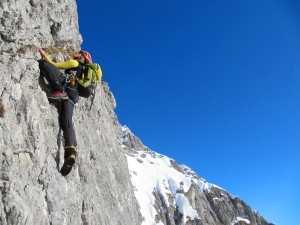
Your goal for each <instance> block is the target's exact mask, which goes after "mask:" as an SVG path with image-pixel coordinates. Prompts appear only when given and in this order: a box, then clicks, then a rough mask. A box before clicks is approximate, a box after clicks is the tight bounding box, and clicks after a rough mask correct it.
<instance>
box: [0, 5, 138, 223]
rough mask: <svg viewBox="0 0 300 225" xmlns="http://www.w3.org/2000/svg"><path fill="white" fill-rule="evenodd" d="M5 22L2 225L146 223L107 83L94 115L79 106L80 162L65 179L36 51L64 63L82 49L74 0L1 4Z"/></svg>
mask: <svg viewBox="0 0 300 225" xmlns="http://www.w3.org/2000/svg"><path fill="white" fill-rule="evenodd" d="M0 18H1V19H0V20H1V21H0V24H1V25H0V37H1V39H0V41H1V42H0V47H1V48H0V51H1V53H0V69H1V71H2V74H1V76H0V96H1V99H2V104H3V105H4V108H5V115H4V118H0V127H1V129H0V137H1V138H0V151H1V156H0V157H1V159H0V160H1V183H0V189H1V201H0V218H1V219H0V224H3V225H13V224H27V225H35V224H36V225H43V224H52V225H62V224H107V225H112V224H141V217H140V215H139V210H138V206H137V202H136V199H135V198H134V195H133V189H132V186H131V183H130V176H129V172H128V166H127V162H126V158H125V156H124V154H123V152H122V146H121V145H122V142H121V135H122V134H121V127H120V125H119V123H118V120H117V117H116V115H115V114H114V111H113V110H114V107H115V99H114V97H113V95H112V93H111V92H110V91H109V88H108V86H107V85H106V84H103V85H98V89H97V97H96V98H95V101H94V105H93V107H92V109H91V111H90V113H89V114H88V113H87V112H88V108H89V106H90V101H88V100H83V99H82V100H80V102H79V103H78V104H77V106H76V109H75V114H76V115H75V118H74V123H75V127H76V133H77V137H78V147H79V151H80V152H79V157H78V161H77V163H76V165H75V167H74V170H72V172H71V174H70V175H69V176H67V177H62V176H61V174H60V173H59V168H60V167H61V166H62V162H63V139H62V135H61V131H60V130H59V125H58V114H57V110H56V108H55V106H54V105H51V104H49V102H48V100H47V97H46V94H45V92H44V91H43V90H42V87H41V85H40V79H39V70H38V63H37V61H36V60H37V59H39V57H40V56H39V54H38V52H37V49H38V48H39V47H45V48H47V51H48V52H49V53H51V54H52V55H53V56H58V57H61V56H62V55H61V54H57V53H58V52H61V51H62V52H65V53H67V52H69V51H71V50H73V49H80V44H81V41H82V39H81V35H80V34H79V29H78V19H77V8H76V2H75V1H74V0H60V1H56V0H48V1H38V0H30V1H25V0H18V1H11V0H2V1H1V2H0ZM91 134H92V135H91Z"/></svg>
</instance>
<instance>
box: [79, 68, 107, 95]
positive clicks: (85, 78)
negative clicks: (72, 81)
mask: <svg viewBox="0 0 300 225" xmlns="http://www.w3.org/2000/svg"><path fill="white" fill-rule="evenodd" d="M101 78H102V70H101V67H100V65H99V64H97V63H90V64H86V65H84V66H83V73H82V75H81V76H80V77H78V78H77V82H78V92H79V96H81V97H84V98H88V97H90V96H91V95H93V97H94V95H95V89H96V86H97V83H98V82H99V81H100V80H101Z"/></svg>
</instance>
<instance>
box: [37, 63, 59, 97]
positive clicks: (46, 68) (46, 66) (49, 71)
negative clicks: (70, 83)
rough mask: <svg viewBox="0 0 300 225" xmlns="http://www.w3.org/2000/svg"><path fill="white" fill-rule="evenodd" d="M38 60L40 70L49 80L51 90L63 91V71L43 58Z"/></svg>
mask: <svg viewBox="0 0 300 225" xmlns="http://www.w3.org/2000/svg"><path fill="white" fill-rule="evenodd" d="M38 62H39V68H40V71H41V73H42V75H43V76H44V77H45V78H46V80H47V81H48V82H49V84H50V86H51V89H52V90H53V91H61V92H63V89H64V88H63V83H64V81H65V75H64V73H62V72H61V71H60V70H59V69H57V68H56V67H55V66H54V65H52V64H51V63H49V62H47V61H45V60H39V61H38Z"/></svg>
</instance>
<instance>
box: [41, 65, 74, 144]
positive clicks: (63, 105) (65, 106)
mask: <svg viewBox="0 0 300 225" xmlns="http://www.w3.org/2000/svg"><path fill="white" fill-rule="evenodd" d="M39 68H40V71H41V74H42V75H43V76H44V77H45V78H46V79H47V81H48V82H49V84H50V86H51V88H52V90H53V91H63V84H64V82H65V76H64V74H63V73H62V72H61V71H60V70H59V69H57V68H56V67H55V66H54V65H52V64H51V63H49V62H46V61H45V60H39ZM67 90H68V92H69V93H70V94H69V93H68V96H71V95H72V96H73V95H74V93H75V95H77V98H76V99H77V100H78V91H77V90H76V89H73V88H71V87H67ZM75 97H76V96H75ZM72 99H73V98H72ZM75 103H76V101H75V100H73V101H72V100H71V99H67V100H64V101H62V102H57V104H60V105H58V112H59V125H60V127H61V129H62V130H63V135H64V140H65V147H68V146H74V147H77V141H76V134H75V129H74V124H73V112H74V108H75Z"/></svg>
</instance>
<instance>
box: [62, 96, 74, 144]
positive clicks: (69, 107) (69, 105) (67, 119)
mask: <svg viewBox="0 0 300 225" xmlns="http://www.w3.org/2000/svg"><path fill="white" fill-rule="evenodd" d="M74 107H75V104H74V102H73V101H72V100H70V99H68V100H65V101H63V102H62V103H61V110H60V113H59V125H60V127H61V129H62V130H63V134H64V139H65V147H68V146H74V147H77V141H76V134H75V128H74V123H73V112H74Z"/></svg>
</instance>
